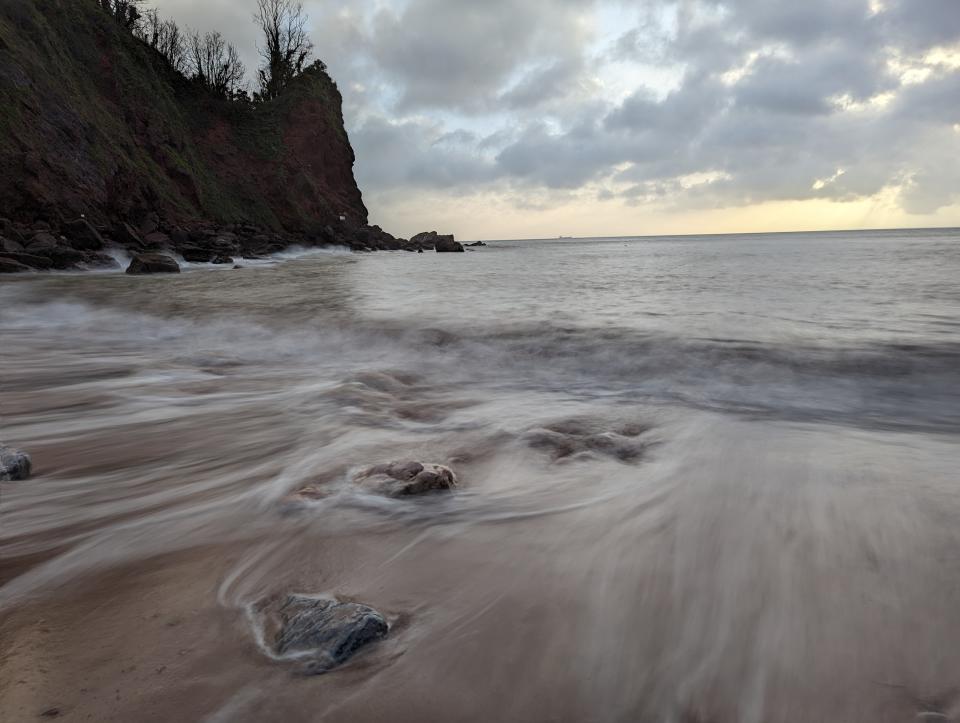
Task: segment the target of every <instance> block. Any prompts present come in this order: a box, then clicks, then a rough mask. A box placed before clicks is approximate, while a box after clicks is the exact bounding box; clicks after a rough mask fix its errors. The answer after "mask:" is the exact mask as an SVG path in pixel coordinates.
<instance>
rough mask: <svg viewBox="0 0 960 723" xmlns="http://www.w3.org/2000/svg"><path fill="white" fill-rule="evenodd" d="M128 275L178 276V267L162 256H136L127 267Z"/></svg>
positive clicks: (172, 260) (170, 259)
mask: <svg viewBox="0 0 960 723" xmlns="http://www.w3.org/2000/svg"><path fill="white" fill-rule="evenodd" d="M127 273H128V274H179V273H180V265H179V264H178V263H177V262H176V261H175V260H174V259H172V258H170V257H169V256H166V255H164V254H154V253H149V254H137V255H136V256H134V257H133V260H132V261H131V262H130V265H129V266H128V267H127Z"/></svg>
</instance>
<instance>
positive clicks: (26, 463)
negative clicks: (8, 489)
mask: <svg viewBox="0 0 960 723" xmlns="http://www.w3.org/2000/svg"><path fill="white" fill-rule="evenodd" d="M32 466H33V464H32V462H31V460H30V455H29V454H27V453H26V452H21V451H20V450H19V449H13V448H12V447H3V446H0V480H13V481H17V480H25V479H29V478H30V469H31V467H32Z"/></svg>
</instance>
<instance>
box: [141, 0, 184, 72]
mask: <svg viewBox="0 0 960 723" xmlns="http://www.w3.org/2000/svg"><path fill="white" fill-rule="evenodd" d="M134 35H136V36H137V37H138V38H140V39H141V40H142V41H143V42H145V43H146V44H147V45H149V46H150V47H151V48H153V49H154V50H156V51H157V52H158V53H160V55H162V56H163V57H164V58H166V59H167V62H168V63H170V67H171V68H173V69H174V70H176V71H177V72H178V73H184V72H185V71H186V70H187V44H186V39H185V38H184V34H183V32H182V31H181V30H180V26H179V25H177V24H176V22H174V21H173V20H161V19H160V16H159V14H158V13H157V11H156V10H147V11H146V12H145V13H143V17H142V19H141V20H140V23H139V24H138V27H137V28H136V29H135V30H134Z"/></svg>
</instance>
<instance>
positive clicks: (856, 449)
mask: <svg viewBox="0 0 960 723" xmlns="http://www.w3.org/2000/svg"><path fill="white" fill-rule="evenodd" d="M240 263H241V264H243V265H244V266H247V268H243V269H239V270H233V269H228V270H218V272H217V273H213V272H212V269H207V268H205V267H203V266H198V267H197V268H190V269H188V270H187V271H186V272H185V273H183V274H181V275H179V276H169V277H161V276H157V277H128V276H125V275H123V274H119V273H112V274H111V273H99V274H90V275H77V274H61V275H46V276H32V277H22V278H10V279H4V280H3V281H2V283H0V340H2V342H0V385H2V389H0V392H2V409H0V412H2V421H0V439H2V440H3V441H5V442H7V443H10V444H15V445H17V446H19V447H22V448H25V449H27V450H28V451H30V452H31V453H32V455H33V458H34V464H35V470H36V474H37V477H36V479H35V480H34V481H32V482H30V483H26V484H24V483H20V484H14V483H3V484H2V487H0V491H2V495H3V497H2V507H0V515H2V516H0V520H2V525H0V559H2V561H3V567H2V570H0V583H2V585H0V614H4V613H6V614H7V615H8V616H9V620H10V621H11V622H9V623H8V628H9V629H10V630H12V631H14V632H13V634H14V635H15V636H21V637H17V639H18V640H19V639H21V638H22V636H26V635H27V632H26V631H28V630H29V628H30V626H29V625H28V624H27V623H25V622H23V621H22V619H21V617H18V616H22V615H23V614H24V613H23V612H22V611H24V610H27V609H29V606H31V605H36V604H37V602H36V601H38V600H47V601H54V602H50V603H44V604H50V605H54V604H56V602H55V601H57V600H65V599H66V598H65V597H64V595H65V593H64V591H65V590H68V589H73V588H72V586H75V585H78V584H81V583H82V582H83V581H84V580H90V581H97V582H96V585H95V587H96V589H97V590H99V591H101V592H100V593H96V594H95V593H84V594H83V595H79V594H77V596H76V601H75V603H74V604H72V605H71V613H70V614H69V615H66V617H65V618H64V620H65V621H67V620H72V618H70V615H77V616H81V618H82V619H84V620H85V621H89V619H90V615H91V614H92V611H96V610H102V609H103V606H105V605H114V606H115V607H116V608H117V609H118V610H121V611H122V610H128V611H132V610H134V609H135V608H136V605H138V604H141V603H139V602H138V603H136V604H135V603H134V602H129V603H128V602H124V601H123V599H122V598H121V596H120V595H119V593H117V594H116V595H115V596H114V599H113V601H112V602H110V603H107V602H104V600H103V599H101V598H99V597H97V595H98V594H104V595H105V594H107V591H108V590H109V589H110V585H111V584H113V583H110V584H107V581H108V580H111V579H112V578H110V577H109V575H110V571H111V570H120V569H123V570H128V569H142V568H143V565H144V564H149V565H151V566H152V565H155V564H159V565H161V567H163V566H164V565H166V567H167V568H168V569H171V570H174V569H180V567H178V566H181V565H188V564H190V565H192V564H202V565H203V566H204V567H203V569H204V570H205V571H206V572H205V573H204V574H205V575H209V579H203V580H202V584H201V582H200V581H197V580H195V579H194V578H191V581H192V582H191V585H194V587H191V586H190V585H186V584H185V586H184V592H183V593H182V594H183V595H184V596H186V597H187V598H188V599H189V601H190V603H189V604H190V605H191V606H193V608H192V609H206V608H207V607H209V608H210V610H211V611H217V612H216V613H213V612H211V614H215V615H217V616H218V619H219V620H220V621H221V624H222V625H224V626H226V627H227V629H228V630H229V632H228V634H226V635H220V636H218V638H217V640H216V642H210V644H209V646H208V647H209V650H210V651H211V654H212V652H213V651H216V652H217V654H218V655H221V654H222V655H224V656H225V659H226V657H229V659H230V660H232V661H234V662H231V663H230V664H229V665H227V666H226V667H225V668H224V670H223V671H222V672H221V676H222V677H221V678H219V679H218V680H217V682H215V683H211V684H209V685H208V686H207V687H204V688H203V690H202V692H198V691H197V690H195V688H194V687H192V686H195V685H196V683H195V681H196V677H197V676H198V675H200V674H201V673H202V672H203V671H201V670H200V669H199V668H198V669H191V668H189V667H187V668H185V669H184V670H182V671H181V672H180V673H179V677H176V676H169V677H168V678H167V679H166V682H165V687H164V692H165V693H164V694H165V695H167V694H169V693H170V692H171V691H174V692H177V691H178V692H179V694H180V702H181V704H182V705H186V706H187V708H188V709H189V711H190V712H191V716H189V717H198V716H202V715H209V716H214V717H216V716H220V718H219V719H224V720H227V719H229V720H236V719H249V720H274V719H276V720H281V719H284V720H385V719H389V720H598V721H607V720H612V721H613V720H615V721H619V720H645V721H646V720H650V721H678V722H681V721H682V722H684V723H689V722H692V721H699V722H700V723H708V722H709V723H713V722H715V721H756V722H758V723H759V722H765V721H781V720H782V721H794V720H796V721H807V720H809V721H821V720H823V721H827V720H829V721H861V720H862V721H880V720H890V721H903V720H912V719H915V718H916V719H923V716H940V718H930V719H938V720H960V698H958V697H957V693H956V691H957V686H958V685H960V681H958V680H957V671H960V612H958V611H960V566H958V565H957V562H956V561H957V560H958V559H960V556H958V551H960V547H958V542H960V533H958V532H957V526H956V524H955V520H956V519H957V513H958V512H960V480H958V478H957V473H956V470H957V469H958V468H960V464H958V463H960V450H958V446H957V437H956V435H957V432H958V430H960V364H958V362H960V328H958V327H960V321H958V311H960V290H958V289H960V287H958V285H957V283H956V279H957V277H958V273H957V272H958V269H960V232H957V231H954V230H935V231H898V232H869V233H849V234H840V233H831V234H784V235H749V236H721V237H678V238H653V239H593V240H563V241H536V242H496V243H493V244H491V245H490V246H489V247H486V248H481V249H479V250H477V251H473V252H470V253H466V254H434V253H427V254H409V253H403V252H396V253H379V254H366V255H358V254H348V253H321V254H306V255H304V254H290V255H288V256H287V257H286V258H283V259H277V260H275V261H273V262H269V263H264V262H260V263H257V264H255V265H254V266H251V265H249V264H247V263H246V262H243V261H241V262H240ZM228 271H229V273H228ZM399 458H415V459H421V460H423V461H435V462H442V463H447V464H451V465H452V466H453V467H455V468H456V470H457V472H458V474H459V475H460V477H461V481H462V487H461V489H460V490H459V491H457V492H456V493H455V494H453V495H447V496H441V497H434V498H429V499H418V500H386V499H382V498H379V497H375V496H372V495H368V494H364V493H362V492H360V491H358V490H357V489H355V488H354V487H353V485H351V484H350V483H349V481H348V480H349V476H350V473H351V470H353V469H355V468H357V467H360V466H364V465H368V464H373V463H378V462H383V461H389V460H391V459H399ZM308 484H315V485H319V486H320V487H322V488H323V489H324V490H325V491H326V492H327V493H328V494H326V495H325V496H324V497H323V498H322V499H320V500H318V501H316V502H314V503H312V504H311V505H310V506H309V507H307V508H306V509H298V510H293V511H291V510H290V509H289V507H288V505H286V503H284V498H285V497H286V496H287V495H288V494H289V493H291V492H292V491H295V490H297V489H299V488H300V487H302V486H304V485H308ZM158 559H159V560H166V561H167V562H166V563H157V562H156V561H157V560H158ZM198 560H199V561H202V563H201V562H196V561H198ZM148 561H153V562H149V563H148ZM130 566H133V567H132V568H131V567H130ZM125 574H127V573H125ZM153 584H154V583H151V582H150V580H140V579H139V578H137V582H136V585H135V587H136V589H138V590H140V591H141V592H140V594H139V596H138V598H137V599H139V598H144V597H146V598H150V597H151V596H154V599H156V600H158V601H162V600H165V599H167V597H169V596H170V595H171V594H172V593H170V592H169V591H168V592H164V591H162V590H158V589H155V588H154V587H151V585H153ZM290 589H299V590H303V591H308V592H318V593H328V594H339V595H342V596H348V597H355V598H357V599H361V600H363V601H364V602H366V603H369V604H371V605H374V606H376V607H379V608H381V609H383V610H385V611H387V612H388V613H389V614H391V615H392V616H393V619H394V621H395V629H394V632H393V633H392V634H391V639H390V642H389V643H387V644H384V645H382V646H380V647H379V648H378V649H377V650H376V651H373V652H371V653H370V655H369V656H366V657H365V660H366V661H367V663H366V666H359V667H355V668H352V669H351V670H352V671H353V672H352V673H338V674H335V675H331V676H324V677H323V678H322V679H316V680H315V681H311V683H310V685H312V686H316V687H314V688H306V687H304V686H303V685H299V686H298V685H296V684H294V683H293V682H291V679H290V677H289V675H288V672H287V671H280V672H277V673H276V674H274V675H272V677H271V676H268V677H266V678H265V677H264V675H265V674H264V672H263V668H262V667H260V666H262V665H264V664H265V662H269V661H267V658H266V656H263V655H262V654H260V653H259V652H258V650H257V648H256V645H254V644H253V641H255V640H256V625H255V624H254V625H252V627H253V629H251V622H254V623H255V621H251V620H250V618H249V616H248V612H249V610H250V609H251V605H252V604H253V603H255V602H256V601H257V600H259V599H262V598H263V597H264V596H267V595H272V594H278V593H282V592H283V591H286V590H290ZM187 590H189V591H190V592H189V593H188V592H186V591H187ZM165 596H166V597H165ZM71 599H72V598H71ZM157 604H158V605H161V603H160V602H158V603H157ZM167 604H168V606H172V605H173V604H174V603H173V601H172V600H169V601H168V603H167ZM57 611H58V612H57V614H58V616H59V615H65V613H63V611H62V610H60V608H57ZM131 614H132V613H131ZM95 617H96V616H95ZM64 625H65V627H70V628H71V629H72V627H73V626H72V625H70V624H68V623H67V622H64ZM103 625H108V629H109V623H107V622H104V623H103ZM122 625H123V623H120V622H116V621H115V622H114V623H113V628H112V629H118V628H119V627H120V626H122ZM78 627H80V628H82V627H83V626H78ZM124 631H125V632H124V636H125V638H124V639H127V638H129V639H130V640H131V643H130V646H131V647H130V650H127V648H126V647H123V646H121V645H120V644H119V643H117V645H116V646H114V647H115V649H111V651H110V652H111V656H110V657H111V658H115V659H116V660H117V661H120V660H122V659H124V656H125V655H126V656H133V657H136V656H138V655H142V654H143V653H142V652H140V651H141V650H142V649H144V648H145V647H149V645H146V644H145V643H146V640H147V639H148V633H147V632H146V631H145V630H144V631H138V629H137V626H133V627H132V628H130V627H126V628H124ZM165 634H168V635H169V634H172V633H170V632H169V631H166V632H165ZM184 634H186V633H184ZM64 635H67V634H66V633H64ZM92 635H93V632H91V631H89V630H88V631H87V632H83V631H82V630H77V631H75V632H71V633H70V635H69V636H67V637H68V640H67V642H66V643H62V645H63V646H64V649H65V650H67V651H68V652H67V653H66V654H65V656H64V657H63V658H62V659H60V662H59V663H57V664H53V663H50V664H48V667H52V668H53V669H54V671H55V673H54V674H53V675H52V677H51V681H48V683H46V684H45V685H47V686H48V687H47V688H44V687H43V686H42V685H41V684H40V683H37V690H49V689H51V688H50V687H51V686H54V685H55V682H56V681H57V680H60V678H58V677H57V675H58V673H57V671H59V675H61V676H68V675H69V671H70V668H71V665H72V664H74V663H75V662H76V660H78V659H80V658H82V656H83V655H84V654H85V651H86V650H87V649H88V648H89V646H90V639H89V636H92ZM71 636H72V637H71ZM138 637H139V638H140V642H139V644H138V643H136V641H137V640H138ZM24 639H25V638H24ZM17 660H18V659H17V657H16V656H9V657H8V658H7V659H6V662H5V663H3V664H0V685H2V684H3V683H8V684H9V683H10V680H12V678H11V677H10V676H13V675H14V673H13V672H12V671H13V669H14V668H15V667H16V666H17V665H18V662H17ZM98 660H99V659H98ZM98 664H99V665H100V666H101V668H102V669H103V674H102V677H103V681H109V680H111V679H112V678H111V676H112V675H113V674H112V673H111V672H110V671H111V670H112V669H111V668H110V664H107V663H104V662H102V661H101V662H100V663H98ZM116 664H117V665H118V666H119V665H120V663H119V662H117V663H116ZM4 665H6V667H4ZM198 665H199V664H198ZM271 665H272V664H271ZM118 670H119V668H118ZM270 670H273V668H271V669H270ZM338 676H339V677H338ZM441 679H442V681H443V683H442V685H441V686H439V689H438V686H437V681H438V680H441ZM44 680H47V679H46V678H44ZM103 684H104V685H107V683H106V682H104V683H103ZM61 687H62V686H61ZM91 687H95V683H90V684H89V685H88V686H87V687H86V689H87V690H89V689H91ZM318 688H319V690H320V691H322V692H323V695H322V696H320V698H319V699H317V698H316V697H315V696H316V694H317V692H318ZM152 690H153V689H152V688H151V687H149V686H144V687H143V689H141V688H137V691H138V692H137V693H136V694H130V695H129V701H128V702H125V703H124V706H123V707H120V708H117V709H115V710H114V709H105V708H104V707H103V704H102V703H100V704H94V703H91V702H89V701H87V702H83V700H79V699H78V701H76V702H74V705H75V706H76V707H77V709H78V710H81V711H82V710H84V706H87V708H86V710H88V711H89V712H90V714H91V715H93V716H94V717H96V718H98V719H109V715H107V714H108V713H109V714H110V715H115V716H116V718H115V719H117V720H129V719H131V718H136V719H139V720H163V719H164V716H165V715H167V713H169V711H168V710H167V709H165V708H163V707H162V705H161V704H160V703H159V702H158V699H157V698H156V697H155V696H156V693H155V692H151V691H152ZM151 696H154V697H151ZM28 698H29V697H28ZM28 698H26V699H28ZM17 700H25V698H23V697H22V696H21V698H18V699H17ZM30 700H32V699H30ZM84 700H85V699H84ZM125 700H126V699H125ZM278 700H279V701H283V702H279V703H278ZM318 700H319V702H318ZM185 701H188V702H185ZM18 704H19V703H18ZM10 705H11V706H13V705H14V704H13V703H11V704H10ZM98 705H99V706H100V707H97V706H98ZM158 706H159V707H158ZM11 711H12V712H14V713H15V712H17V711H19V709H14V708H10V709H9V710H8V713H10V712H11ZM0 713H3V709H2V708H0ZM11 714H12V713H11ZM105 716H106V717H105ZM0 717H3V716H2V715H0ZM211 719H215V718H211Z"/></svg>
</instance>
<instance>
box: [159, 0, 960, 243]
mask: <svg viewBox="0 0 960 723" xmlns="http://www.w3.org/2000/svg"><path fill="white" fill-rule="evenodd" d="M154 4H155V5H156V7H158V8H159V9H160V11H161V14H164V15H167V16H170V17H173V18H175V19H177V20H179V21H180V22H181V24H185V25H189V26H191V27H194V28H196V29H199V30H210V29H219V30H221V31H222V32H223V33H224V35H225V36H227V37H228V39H229V40H231V41H232V42H233V43H234V44H235V45H237V47H238V49H239V50H241V52H242V54H243V55H244V57H245V59H246V60H247V62H248V65H250V66H255V65H256V42H257V36H256V29H255V27H254V25H253V23H252V21H251V14H252V11H253V6H254V4H255V3H254V0H205V1H204V2H202V3H200V2H197V1H196V0H155V3H154ZM305 6H306V8H307V11H308V13H309V16H310V24H311V28H312V33H311V36H312V38H313V41H314V44H315V46H316V55H317V56H318V57H319V58H321V59H322V60H324V61H325V62H326V63H327V65H328V66H329V69H330V72H331V74H332V75H333V77H334V79H335V80H336V81H337V82H338V84H339V86H340V89H341V91H342V93H343V96H344V113H345V116H346V121H347V129H348V131H349V133H350V138H351V140H352V142H353V146H354V149H355V150H356V154H357V165H356V174H357V179H358V181H359V183H360V187H361V189H362V190H363V192H364V198H365V200H366V203H367V206H368V207H369V209H370V217H371V222H372V223H379V224H380V225H382V226H383V227H384V228H385V229H387V230H388V231H391V232H392V233H395V234H398V235H403V236H407V235H410V234H412V233H415V232H417V231H421V230H424V229H432V228H437V229H438V230H441V231H452V232H454V233H456V234H457V235H458V237H462V238H464V239H475V238H520V237H547V236H558V235H567V236H590V235H630V234H660V233H703V232H727V231H762V230H801V229H821V228H877V227H892V226H960V163H958V161H957V159H958V158H960V0H802V1H800V0H633V2H619V1H611V0H353V1H352V2H344V1H339V2H335V1H333V0H308V1H307V2H305Z"/></svg>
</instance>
